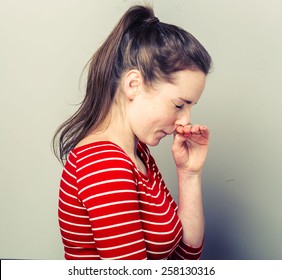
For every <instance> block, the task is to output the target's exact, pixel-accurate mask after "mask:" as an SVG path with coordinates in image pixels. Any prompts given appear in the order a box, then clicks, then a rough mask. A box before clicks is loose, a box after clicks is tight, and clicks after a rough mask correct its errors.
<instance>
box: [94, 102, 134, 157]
mask: <svg viewBox="0 0 282 280" xmlns="http://www.w3.org/2000/svg"><path fill="white" fill-rule="evenodd" d="M94 135H95V136H97V137H99V138H100V139H101V140H102V139H104V140H108V141H111V142H113V143H115V144H117V145H119V146H120V147H121V148H122V149H123V150H124V151H125V152H126V153H127V154H128V156H129V157H130V158H132V160H133V159H135V158H136V157H137V144H138V139H137V138H136V136H135V135H134V134H133V132H132V130H131V128H130V125H129V123H128V121H127V119H126V117H125V115H124V113H123V112H122V110H121V109H120V108H119V107H118V105H117V104H113V107H112V109H111V112H110V113H109V116H108V118H107V119H106V120H105V122H104V124H103V125H102V128H101V130H100V132H94Z"/></svg>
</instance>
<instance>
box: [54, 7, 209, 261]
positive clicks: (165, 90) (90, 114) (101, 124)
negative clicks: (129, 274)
mask: <svg viewBox="0 0 282 280" xmlns="http://www.w3.org/2000/svg"><path fill="white" fill-rule="evenodd" d="M210 66H211V58H210V56H209V54H208V53H207V51H206V50H205V49H204V47H203V46H202V45H201V44H200V43H199V42H198V41H197V40H196V39H195V38H194V37H193V36H192V35H191V34H189V33H188V32H186V31H184V30H183V29H181V28H179V27H176V26H174V25H169V24H165V23H162V22H160V21H159V20H158V19H157V18H156V17H155V15H154V12H153V10H152V9H151V8H149V7H143V6H134V7H132V8H130V9H129V10H128V11H127V12H126V13H125V14H124V16H123V17H122V18H121V20H120V22H119V23H118V24H117V26H116V27H115V28H114V29H113V31H112V33H111V34H110V35H109V36H108V38H107V39H106V41H105V42H104V43H103V45H102V46H101V47H100V48H99V49H98V51H97V52H96V53H95V54H94V56H93V57H92V59H91V61H90V64H89V74H88V80H87V89H86V95H85V98H84V100H83V102H82V104H81V106H80V108H79V109H78V111H77V112H76V113H75V114H74V115H73V116H72V117H71V118H70V119H69V120H67V121H66V122H65V123H64V124H63V125H62V126H61V127H60V128H59V130H58V131H57V133H56V135H55V137H54V145H55V142H56V139H57V140H59V151H58V153H57V156H58V157H59V158H60V159H61V161H62V162H63V163H64V164H65V168H64V170H63V173H62V179H61V187H60V193H59V224H60V229H61V235H62V240H63V244H64V248H65V258H66V259H135V260H143V259H198V258H199V257H200V255H201V252H202V247H203V239H204V214H203V206H202V194H201V171H202V167H203V164H204V162H205V158H206V155H207V150H208V142H209V130H208V128H207V127H206V126H202V125H192V124H191V123H190V113H191V108H192V107H193V105H195V104H196V103H197V102H198V100H199V98H200V96H201V94H202V92H203V90H204V86H205V78H206V75H207V74H208V72H209V69H210ZM170 134H173V137H174V141H173V145H172V153H173V157H174V161H175V165H176V172H177V175H178V193H179V201H178V206H177V205H176V203H175V202H174V200H173V198H172V196H171V195H170V192H169V190H168V189H167V187H166V185H165V183H164V181H163V179H162V176H161V174H160V172H159V170H158V168H157V166H156V163H155V161H154V159H153V158H152V156H151V154H150V151H149V149H148V147H147V145H149V146H155V145H157V144H158V143H159V141H160V140H161V139H162V138H163V137H165V136H166V135H170Z"/></svg>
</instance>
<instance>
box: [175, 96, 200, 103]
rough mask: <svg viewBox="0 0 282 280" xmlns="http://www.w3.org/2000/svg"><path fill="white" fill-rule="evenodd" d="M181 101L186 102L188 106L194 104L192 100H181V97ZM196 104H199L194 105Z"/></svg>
mask: <svg viewBox="0 0 282 280" xmlns="http://www.w3.org/2000/svg"><path fill="white" fill-rule="evenodd" d="M179 99H180V100H182V101H183V102H185V103H186V104H189V105H191V104H193V102H192V101H191V100H187V99H184V98H181V97H179ZM196 104H197V102H196V103H195V104H194V105H196Z"/></svg>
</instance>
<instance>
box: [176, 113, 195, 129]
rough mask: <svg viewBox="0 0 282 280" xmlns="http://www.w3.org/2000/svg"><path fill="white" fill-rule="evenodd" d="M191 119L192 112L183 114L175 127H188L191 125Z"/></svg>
mask: <svg viewBox="0 0 282 280" xmlns="http://www.w3.org/2000/svg"><path fill="white" fill-rule="evenodd" d="M190 119H191V111H190V110H189V111H185V112H181V114H180V115H179V116H178V118H177V120H176V122H175V125H176V126H179V125H182V126H184V125H187V124H189V123H190Z"/></svg>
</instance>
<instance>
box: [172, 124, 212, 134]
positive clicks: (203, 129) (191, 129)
mask: <svg viewBox="0 0 282 280" xmlns="http://www.w3.org/2000/svg"><path fill="white" fill-rule="evenodd" d="M175 131H176V133H178V134H181V135H183V136H184V137H186V138H189V137H190V136H191V135H203V136H205V137H208V135H209V129H208V127H207V126H204V125H199V124H196V125H192V124H191V123H190V124H188V125H185V126H181V125H179V126H178V127H177V128H176V130H175Z"/></svg>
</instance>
